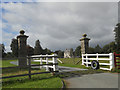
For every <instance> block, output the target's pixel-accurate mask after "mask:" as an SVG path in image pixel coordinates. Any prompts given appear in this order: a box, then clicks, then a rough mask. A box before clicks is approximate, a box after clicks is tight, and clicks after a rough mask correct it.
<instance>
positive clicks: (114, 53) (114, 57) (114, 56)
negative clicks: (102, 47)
mask: <svg viewBox="0 0 120 90" xmlns="http://www.w3.org/2000/svg"><path fill="white" fill-rule="evenodd" d="M114 65H115V67H116V66H117V65H116V53H115V52H114Z"/></svg>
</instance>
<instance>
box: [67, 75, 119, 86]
mask: <svg viewBox="0 0 120 90" xmlns="http://www.w3.org/2000/svg"><path fill="white" fill-rule="evenodd" d="M65 80H66V81H67V82H69V85H68V88H118V74H112V73H98V74H88V75H82V76H80V77H72V78H66V79H65Z"/></svg>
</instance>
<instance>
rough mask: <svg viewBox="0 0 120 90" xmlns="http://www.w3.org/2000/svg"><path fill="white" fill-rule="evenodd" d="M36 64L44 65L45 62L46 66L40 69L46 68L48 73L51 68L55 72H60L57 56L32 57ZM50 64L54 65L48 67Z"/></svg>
mask: <svg viewBox="0 0 120 90" xmlns="http://www.w3.org/2000/svg"><path fill="white" fill-rule="evenodd" d="M30 58H31V59H32V60H33V61H34V62H39V63H40V65H42V64H43V62H45V63H46V65H42V66H40V69H41V68H43V67H45V68H46V71H49V68H51V69H53V71H58V70H59V69H58V65H57V64H58V62H57V55H56V54H53V55H34V56H31V57H30ZM49 63H52V64H51V65H52V66H51V65H47V64H49Z"/></svg>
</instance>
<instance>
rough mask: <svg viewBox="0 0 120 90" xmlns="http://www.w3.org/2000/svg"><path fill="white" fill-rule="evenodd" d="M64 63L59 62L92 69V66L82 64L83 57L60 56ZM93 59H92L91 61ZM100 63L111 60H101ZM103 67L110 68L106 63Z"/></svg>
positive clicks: (69, 65) (64, 64)
mask: <svg viewBox="0 0 120 90" xmlns="http://www.w3.org/2000/svg"><path fill="white" fill-rule="evenodd" d="M59 59H60V60H61V61H62V62H63V64H62V63H59V65H60V66H67V67H76V68H86V69H90V68H91V67H86V66H85V65H82V59H81V58H59ZM91 61H92V60H90V62H91ZM99 63H109V61H103V60H100V61H99ZM102 67H106V68H109V66H107V65H104V66H102Z"/></svg>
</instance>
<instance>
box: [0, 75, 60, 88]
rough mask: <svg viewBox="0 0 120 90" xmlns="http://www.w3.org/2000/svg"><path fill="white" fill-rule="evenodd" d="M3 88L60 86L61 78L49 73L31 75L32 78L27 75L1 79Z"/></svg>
mask: <svg viewBox="0 0 120 90" xmlns="http://www.w3.org/2000/svg"><path fill="white" fill-rule="evenodd" d="M2 87H3V88H61V87H62V83H61V79H60V78H59V77H56V76H52V75H51V74H50V73H49V74H39V75H32V79H29V78H28V76H24V77H16V78H9V79H3V83H2Z"/></svg>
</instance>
